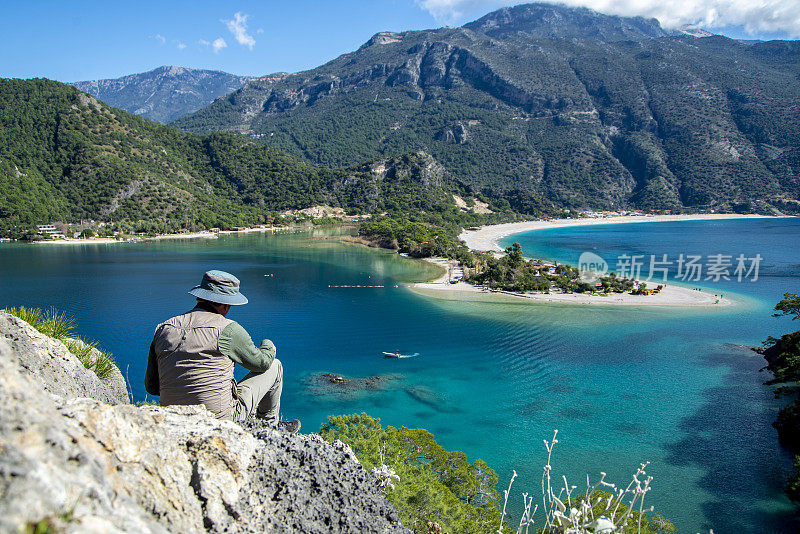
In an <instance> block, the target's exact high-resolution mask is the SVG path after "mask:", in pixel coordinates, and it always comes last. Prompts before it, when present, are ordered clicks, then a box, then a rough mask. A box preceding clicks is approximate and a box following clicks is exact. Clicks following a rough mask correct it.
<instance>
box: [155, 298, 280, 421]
mask: <svg viewBox="0 0 800 534" xmlns="http://www.w3.org/2000/svg"><path fill="white" fill-rule="evenodd" d="M274 359H275V345H273V344H272V342H271V341H269V340H267V339H265V340H264V341H262V342H261V346H260V347H258V348H257V347H255V345H253V341H252V340H251V339H250V336H249V335H248V334H247V332H246V331H245V330H244V329H243V328H242V327H241V326H240V325H239V324H238V323H237V322H236V321H232V320H231V319H226V318H225V317H224V316H223V315H220V314H218V313H215V312H213V311H209V310H206V309H205V308H203V307H201V306H198V307H196V308H194V309H193V310H191V311H189V312H188V313H184V314H183V315H178V316H176V317H173V318H171V319H169V320H167V321H164V322H163V323H161V324H160V325H158V327H157V328H156V332H155V335H154V336H153V342H152V343H151V345H150V354H149V356H148V362H147V371H146V373H145V389H146V390H147V391H148V393H150V394H152V395H160V404H161V405H162V406H169V405H172V404H204V405H205V406H206V408H208V409H209V410H210V411H212V412H214V413H215V414H216V416H217V417H218V418H220V419H231V418H232V417H233V414H234V411H235V409H236V403H237V399H238V395H237V389H236V380H235V379H234V376H233V369H234V362H236V363H240V364H241V365H243V366H244V367H245V368H247V369H248V370H250V371H255V372H264V371H266V370H267V369H269V366H270V364H271V363H272V361H273V360H274Z"/></svg>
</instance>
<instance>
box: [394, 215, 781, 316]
mask: <svg viewBox="0 0 800 534" xmlns="http://www.w3.org/2000/svg"><path fill="white" fill-rule="evenodd" d="M769 217H771V216H764V215H737V214H697V215H653V216H649V215H632V216H616V217H593V218H586V219H553V220H549V221H544V220H539V221H525V222H518V223H506V224H497V225H489V226H485V227H483V228H480V229H478V230H464V231H463V232H462V233H461V234H460V235H459V238H460V239H462V240H464V242H465V243H466V244H467V246H468V247H469V248H470V249H471V250H473V251H481V252H483V251H491V252H502V250H503V249H502V248H500V246H499V245H498V241H499V240H500V239H502V238H504V237H508V236H510V235H514V234H518V233H522V232H530V231H534V230H543V229H547V228H563V227H568V226H590V225H602V224H625V223H647V222H674V221H702V220H723V219H755V218H769ZM426 260H427V261H429V262H431V263H435V264H437V265H439V266H440V267H442V268H443V269H445V272H444V273H443V274H442V275H441V276H440V277H439V278H437V279H435V280H430V281H428V282H424V283H416V284H412V285H410V286H409V288H410V289H412V290H413V291H415V292H417V293H420V294H423V295H426V296H430V297H434V298H445V299H453V300H482V301H490V302H510V301H528V302H540V303H559V304H578V305H584V306H585V305H590V306H664V307H715V308H716V307H727V306H732V305H734V304H735V301H734V300H731V299H729V298H723V297H719V296H717V295H714V294H712V293H708V292H704V291H697V290H695V289H692V288H689V287H684V286H682V285H680V284H677V283H674V282H670V283H669V284H665V285H664V288H663V289H662V290H661V291H660V292H659V293H656V294H653V295H631V294H629V293H611V294H608V295H599V294H597V295H592V294H588V293H559V292H552V293H515V292H511V291H497V290H491V289H488V288H484V287H479V286H474V285H472V284H469V283H467V282H458V283H456V284H451V283H450V282H449V279H448V275H449V270H448V268H447V265H448V264H450V262H449V260H446V259H443V258H426Z"/></svg>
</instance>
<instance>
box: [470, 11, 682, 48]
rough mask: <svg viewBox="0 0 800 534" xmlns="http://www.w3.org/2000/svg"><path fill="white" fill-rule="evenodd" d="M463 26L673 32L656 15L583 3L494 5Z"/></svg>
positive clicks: (592, 34)
mask: <svg viewBox="0 0 800 534" xmlns="http://www.w3.org/2000/svg"><path fill="white" fill-rule="evenodd" d="M464 27H465V28H468V29H470V30H473V31H476V32H481V33H485V34H487V35H489V36H491V37H494V38H507V37H511V36H513V35H514V34H524V35H526V36H532V37H536V38H566V39H569V38H583V39H586V38H589V39H601V40H603V41H627V40H633V41H638V40H643V39H652V38H657V37H667V36H669V35H673V32H670V31H668V30H665V29H663V28H662V27H661V25H660V24H659V22H658V20H656V19H645V18H643V17H618V16H615V15H604V14H602V13H598V12H596V11H593V10H591V9H588V8H585V7H578V8H574V7H567V6H562V5H555V4H543V3H535V4H523V5H519V6H515V7H507V8H502V9H498V10H497V11H493V12H491V13H489V14H487V15H485V16H483V17H481V18H479V19H478V20H476V21H474V22H470V23H469V24H465V25H464Z"/></svg>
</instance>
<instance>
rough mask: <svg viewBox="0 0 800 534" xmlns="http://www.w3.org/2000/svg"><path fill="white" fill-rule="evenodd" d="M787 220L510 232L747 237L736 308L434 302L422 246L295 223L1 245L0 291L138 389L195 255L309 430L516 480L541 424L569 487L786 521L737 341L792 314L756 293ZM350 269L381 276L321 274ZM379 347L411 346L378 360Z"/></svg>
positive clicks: (790, 236)
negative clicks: (399, 247) (429, 454)
mask: <svg viewBox="0 0 800 534" xmlns="http://www.w3.org/2000/svg"><path fill="white" fill-rule="evenodd" d="M799 230H800V224H798V222H796V221H795V220H770V221H762V220H759V221H724V222H686V223H657V224H656V223H653V224H628V225H616V226H610V225H609V226H597V227H591V228H580V229H574V228H572V229H558V230H549V231H542V232H536V233H532V234H528V235H520V236H515V237H514V238H513V239H511V240H510V241H513V240H517V241H520V242H521V243H522V244H523V248H524V250H525V253H526V255H529V256H533V257H548V258H553V259H558V260H560V261H567V262H572V263H576V260H577V256H578V255H579V254H580V253H581V252H582V251H584V250H592V251H594V252H596V253H598V254H600V255H601V256H603V257H605V258H606V259H607V260H608V261H609V263H611V264H612V268H613V263H614V261H612V260H614V258H616V256H617V255H618V254H619V253H621V252H625V253H628V254H634V253H635V254H648V255H649V254H659V255H661V254H664V253H666V254H670V255H672V254H677V253H680V252H683V253H687V254H688V253H701V254H704V255H705V254H713V253H718V252H720V253H729V254H735V255H738V254H739V253H744V254H746V255H748V256H749V255H754V254H755V253H760V254H761V255H762V256H763V257H764V258H765V259H764V262H763V263H762V267H761V271H760V279H759V280H758V281H757V282H755V283H744V282H743V283H741V284H739V283H736V282H728V283H723V284H721V285H711V284H710V283H705V286H706V287H707V289H706V290H709V291H712V292H717V291H719V292H720V293H725V295H726V297H729V296H734V297H735V298H736V300H737V302H739V305H737V306H734V307H730V308H718V309H702V310H674V309H668V310H656V309H647V308H641V309H638V308H626V309H614V308H608V309H606V308H582V307H576V306H569V305H562V306H553V305H542V304H531V303H527V302H525V303H519V304H517V303H513V304H495V303H475V302H461V301H451V300H442V299H433V298H428V297H424V296H421V295H418V294H415V293H413V292H412V291H410V290H408V289H407V288H406V287H405V286H404V283H407V282H412V281H416V280H422V279H425V278H426V277H428V276H430V275H431V274H434V273H432V271H431V270H430V268H429V267H428V266H426V265H424V264H422V263H421V262H417V261H414V260H408V259H405V258H400V257H398V256H396V255H393V254H389V253H386V252H382V251H375V250H369V249H365V248H361V247H356V246H351V245H342V244H337V243H333V242H328V241H317V240H309V239H307V235H300V234H290V235H277V236H271V235H260V234H249V235H244V236H227V237H222V238H220V239H218V240H193V241H161V242H153V243H143V244H122V245H81V246H21V245H8V246H2V247H0V275H1V276H3V279H4V280H6V281H7V283H6V284H5V287H4V289H3V292H2V301H0V304H3V305H11V306H17V305H25V306H39V307H49V306H55V307H56V308H58V309H60V310H63V311H65V312H67V313H68V314H70V315H72V316H74V317H75V318H76V320H77V322H78V325H79V328H78V330H79V333H80V334H82V335H84V336H87V337H90V338H93V339H96V340H98V341H99V342H100V344H101V345H102V346H103V348H105V349H107V350H109V351H111V352H113V353H114V354H115V356H116V358H117V361H118V363H119V364H120V367H121V368H122V370H123V372H124V373H125V372H126V373H127V374H128V376H129V378H130V382H131V384H132V387H133V390H134V395H135V396H136V398H137V399H143V398H144V397H145V392H144V388H143V385H142V380H143V376H144V368H145V365H146V357H147V347H148V345H149V342H150V339H151V337H152V333H153V329H154V327H155V325H156V324H157V323H158V322H160V321H162V320H164V319H166V318H168V317H170V316H172V315H175V314H178V313H181V312H183V311H185V310H187V309H189V308H190V307H191V306H192V303H193V301H192V298H191V297H190V296H189V295H187V294H186V291H187V290H188V289H189V288H190V287H191V286H193V285H194V284H195V283H197V281H199V278H200V276H201V274H202V272H203V271H205V270H208V269H211V268H219V269H223V270H226V271H230V272H233V273H235V274H236V275H237V276H239V278H240V279H241V280H242V288H243V292H244V293H245V294H246V295H247V296H248V298H249V299H250V304H249V305H247V306H243V307H240V308H237V309H234V310H233V311H232V313H231V315H230V317H232V318H233V319H235V320H237V321H239V322H240V323H242V324H243V325H244V326H245V328H247V329H248V330H249V331H250V333H251V334H252V335H253V337H254V338H256V341H258V340H260V339H261V338H262V337H269V338H271V339H273V340H274V341H275V343H276V345H277V346H278V357H279V358H280V359H281V360H282V361H283V362H284V365H285V368H286V375H285V381H286V383H285V386H284V397H283V407H284V411H285V415H286V416H288V417H298V418H300V419H301V420H302V421H303V426H304V429H306V430H308V431H313V430H315V429H317V428H318V427H319V424H320V423H322V422H323V421H324V420H325V418H326V417H327V416H328V415H331V414H343V413H354V412H361V411H366V412H367V413H369V414H371V415H373V416H375V417H380V418H381V420H382V422H383V423H384V424H390V425H395V426H403V425H405V426H409V427H424V428H427V429H429V430H431V431H432V432H433V433H434V434H435V435H436V437H437V440H439V442H440V443H441V444H442V445H443V446H445V447H446V448H448V449H460V450H464V451H466V452H467V453H468V454H469V455H470V457H471V458H477V457H480V458H483V459H484V460H486V461H487V462H488V463H489V465H491V466H493V467H494V468H495V469H496V470H497V472H498V474H499V475H500V480H501V484H502V482H503V481H506V482H507V481H508V479H509V478H510V475H511V470H512V469H515V470H516V471H517V473H519V475H520V476H519V478H518V479H517V482H515V488H516V489H517V490H518V491H519V492H522V491H528V492H536V491H538V490H537V488H538V486H539V484H540V482H539V480H540V477H541V470H542V465H543V463H544V459H545V456H544V452H545V451H544V447H543V444H542V439H550V437H551V436H552V433H553V430H554V429H556V428H557V429H558V430H559V444H558V445H557V447H556V452H555V456H554V461H553V468H554V472H555V473H563V474H565V475H566V476H567V477H568V479H569V480H570V483H574V484H577V485H580V483H581V481H582V480H585V475H586V473H589V474H590V475H591V476H592V478H593V479H594V478H595V477H597V476H598V474H599V472H600V471H605V472H607V473H608V478H609V479H611V480H612V481H614V482H617V483H618V484H623V483H627V481H628V479H629V477H630V475H631V474H632V473H633V471H635V469H636V467H637V466H638V465H639V463H640V462H643V461H650V462H651V465H650V468H649V469H648V472H649V473H650V474H651V475H653V476H654V477H655V480H654V482H653V486H654V489H653V491H652V493H651V494H650V496H649V500H650V502H651V503H652V504H654V505H656V507H657V509H658V510H659V511H660V512H662V513H663V514H664V515H665V516H666V517H668V518H671V519H672V520H674V522H675V523H676V525H677V526H678V527H679V529H680V531H681V532H698V531H702V530H705V531H707V530H708V528H709V527H713V528H714V530H715V532H717V533H725V532H741V531H760V532H793V531H794V529H795V528H796V526H797V524H796V523H793V522H792V521H793V519H792V516H791V513H790V510H791V507H790V506H789V504H788V502H787V501H786V500H785V499H784V498H783V496H782V493H781V484H782V480H783V479H782V477H783V474H782V473H783V472H784V470H785V469H786V468H787V466H788V465H789V461H790V458H789V456H788V455H787V454H786V453H785V451H783V450H782V449H781V447H780V446H779V445H778V443H777V438H776V435H775V431H774V430H773V429H772V427H771V426H770V423H771V422H772V421H773V420H774V418H775V415H776V413H777V409H778V407H779V406H780V404H779V403H778V402H776V401H775V400H774V399H773V395H772V391H771V389H770V388H768V387H765V386H763V385H762V382H763V381H764V380H765V379H766V376H765V375H764V374H763V373H761V374H760V373H759V372H758V370H759V369H760V368H761V367H762V366H763V363H764V362H763V360H762V359H761V358H760V357H758V355H756V354H754V353H752V352H750V351H748V350H746V349H744V348H742V347H740V346H738V344H743V345H755V344H758V343H759V342H760V341H761V340H762V339H764V338H765V337H766V336H767V335H770V334H771V335H777V334H780V333H782V332H788V331H790V329H791V328H792V326H794V325H792V324H790V323H791V322H790V321H788V320H785V319H775V318H771V317H770V309H771V307H772V306H773V305H774V303H775V302H776V301H777V300H778V299H779V298H780V296H781V294H782V293H783V292H784V291H797V290H798V289H800V287H798V286H800V269H799V267H800V248H799V247H797V244H798V243H797V235H798V231H799ZM265 275H266V276H265ZM357 284H360V285H383V286H385V287H383V288H331V287H329V286H330V285H357ZM395 285H398V286H399V287H394V286H395ZM698 285H699V284H698ZM395 350H399V351H401V352H412V353H413V352H419V353H420V355H419V356H418V357H417V358H413V359H406V360H386V359H383V358H381V357H380V353H381V352H382V351H395ZM318 372H335V373H341V374H344V375H348V376H353V377H363V376H370V375H381V376H384V377H390V378H391V380H387V381H386V382H384V386H383V388H382V389H380V390H377V391H350V392H346V393H342V392H341V391H338V390H331V389H328V388H319V387H318V384H317V383H316V382H314V381H313V380H312V378H313V375H314V373H318ZM518 500H519V501H520V502H521V499H518ZM516 517H518V516H516Z"/></svg>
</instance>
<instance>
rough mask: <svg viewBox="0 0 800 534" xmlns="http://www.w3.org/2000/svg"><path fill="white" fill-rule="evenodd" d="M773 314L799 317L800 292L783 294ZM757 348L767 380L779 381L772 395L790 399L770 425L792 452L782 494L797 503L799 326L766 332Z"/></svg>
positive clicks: (799, 461) (799, 490) (799, 498)
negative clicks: (787, 331)
mask: <svg viewBox="0 0 800 534" xmlns="http://www.w3.org/2000/svg"><path fill="white" fill-rule="evenodd" d="M774 316H776V317H780V316H790V317H792V319H793V320H794V319H797V318H800V295H798V294H796V293H786V294H784V298H783V300H781V301H780V302H778V304H777V305H776V306H775V314H774ZM759 352H760V353H761V354H763V355H764V358H765V359H766V360H767V367H766V369H767V370H769V371H770V372H771V373H772V375H773V379H772V380H770V381H769V382H767V384H780V387H778V388H777V389H776V390H775V395H776V396H777V397H785V398H788V399H790V401H791V402H790V404H789V405H787V406H786V407H784V408H783V409H782V410H781V411H780V412H779V413H778V419H777V420H776V421H775V423H773V426H774V427H775V428H776V429H777V430H778V439H780V441H781V443H782V444H783V445H785V446H786V447H788V448H789V449H790V450H791V451H792V453H793V454H794V455H795V456H794V472H793V474H792V475H791V476H790V477H789V480H788V482H787V485H786V494H787V495H788V496H789V498H790V499H792V500H793V501H794V502H795V503H797V504H798V505H800V330H798V331H796V332H793V333H790V334H785V335H783V336H781V337H780V338H779V339H776V338H774V337H771V336H770V337H769V338H767V340H766V341H764V346H763V347H762V348H761V349H759Z"/></svg>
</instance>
